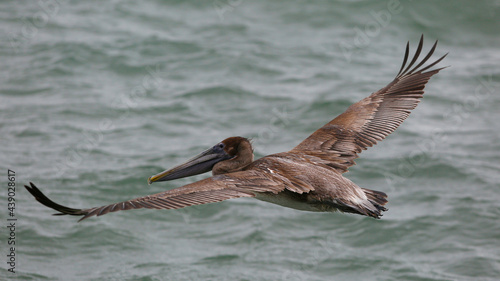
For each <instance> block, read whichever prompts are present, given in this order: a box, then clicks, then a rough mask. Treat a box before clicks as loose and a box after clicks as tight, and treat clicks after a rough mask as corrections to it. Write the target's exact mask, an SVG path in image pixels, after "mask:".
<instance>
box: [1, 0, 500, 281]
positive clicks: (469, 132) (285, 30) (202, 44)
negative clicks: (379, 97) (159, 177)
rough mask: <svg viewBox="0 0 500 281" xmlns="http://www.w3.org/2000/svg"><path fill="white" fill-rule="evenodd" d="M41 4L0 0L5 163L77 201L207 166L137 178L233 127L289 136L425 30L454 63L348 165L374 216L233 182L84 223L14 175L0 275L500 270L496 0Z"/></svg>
mask: <svg viewBox="0 0 500 281" xmlns="http://www.w3.org/2000/svg"><path fill="white" fill-rule="evenodd" d="M40 3H42V4H40ZM40 3H35V2H33V3H32V2H29V1H8V2H2V3H1V4H0V7H1V8H0V20H1V22H2V25H1V26H0V30H1V34H2V36H3V37H2V38H4V40H1V42H0V45H1V47H0V56H1V60H0V66H1V67H0V101H1V102H0V114H1V118H0V120H1V122H0V132H1V134H0V141H1V144H2V145H1V146H0V159H1V161H0V165H1V168H2V170H3V171H5V173H6V171H7V169H11V170H14V171H16V174H17V180H16V183H17V184H18V185H19V186H21V185H22V184H25V183H27V182H29V181H33V182H35V183H37V184H38V185H39V186H40V187H41V188H43V190H45V191H46V192H47V194H48V195H50V197H51V198H53V199H54V200H55V201H57V202H61V203H64V204H67V205H69V206H75V207H90V206H99V205H103V204H106V203H111V202H116V201H119V200H125V199H129V198H132V197H137V196H142V195H145V194H150V193H156V192H160V191H161V190H164V189H167V188H173V187H177V186H180V185H182V184H186V183H189V182H192V181H193V180H197V179H201V178H203V177H205V176H206V175H203V176H198V177H196V178H194V179H181V180H178V181H175V182H168V183H165V184H158V185H152V186H150V187H148V186H147V184H146V179H147V177H149V176H150V175H152V174H155V173H157V172H158V171H161V170H162V169H163V168H167V167H169V166H172V165H174V164H176V163H179V162H180V161H182V160H184V159H186V158H188V157H190V156H192V155H193V154H194V153H197V152H199V151H200V150H201V149H204V148H205V147H207V146H209V145H212V144H214V143H217V142H218V141H220V140H221V139H224V138H225V137H228V136H232V135H242V136H247V137H252V138H253V139H254V146H255V153H256V155H257V156H259V157H260V156H263V155H267V154H270V153H275V152H280V151H286V150H288V149H290V148H291V147H293V146H295V145H296V144H297V143H298V142H300V141H301V140H302V139H303V138H305V137H306V136H308V135H309V134H310V133H311V132H312V131H314V130H315V129H317V128H319V127H320V126H321V125H323V124H324V123H326V122H327V121H329V120H330V119H332V118H333V117H335V116H336V115H337V114H339V113H341V112H342V111H343V110H344V109H345V108H346V107H347V106H349V105H350V104H351V103H353V102H355V101H357V100H359V99H361V98H363V97H365V96H366V95H368V94H369V93H371V92H373V91H376V90H378V89H379V88H381V87H383V86H384V85H385V84H386V83H388V82H389V81H390V80H391V79H392V78H393V77H394V75H395V74H396V73H397V70H398V69H399V65H400V63H401V60H402V57H403V53H404V45H405V43H406V41H410V43H411V46H412V47H414V46H416V44H417V42H418V39H419V37H420V34H424V35H425V38H426V44H425V47H426V48H430V46H431V42H433V41H434V40H436V39H439V45H438V49H437V55H441V54H444V53H446V52H450V54H449V56H448V57H447V58H446V60H445V61H444V62H443V63H442V64H443V65H450V66H451V67H450V68H448V69H446V70H444V71H443V72H441V73H440V74H439V75H438V76H436V77H435V78H433V79H432V80H431V81H430V83H429V85H428V86H427V87H426V96H425V98H424V99H423V101H422V103H421V104H420V105H419V107H418V108H417V109H416V110H415V112H414V113H413V114H412V115H411V116H410V118H409V119H408V120H407V121H405V123H404V124H403V126H402V127H401V128H399V129H398V130H397V131H396V132H395V133H394V134H393V135H391V136H390V137H388V138H387V140H385V141H383V142H382V143H380V144H379V145H377V146H376V147H375V148H372V149H370V150H368V151H366V152H363V154H362V158H360V159H359V160H358V161H357V163H358V165H357V166H355V167H353V168H352V169H351V172H350V173H348V174H347V176H348V177H349V178H350V179H352V180H353V181H354V182H356V183H357V184H358V185H360V186H362V187H366V188H373V189H377V190H382V191H385V192H386V193H388V194H389V199H390V202H389V209H390V210H389V212H387V213H386V215H385V216H384V218H383V219H382V220H380V221H376V220H372V219H369V218H363V217H361V216H351V215H341V214H314V213H306V212H300V211H296V210H290V209H285V208H282V207H279V206H275V205H271V204H267V203H264V202H259V201H256V200H250V199H238V200H232V201H227V202H222V203H218V204H211V205H206V206H197V207H190V208H186V209H183V210H177V211H148V210H140V211H130V212H123V213H116V214H112V215H109V216H105V217H101V218H98V219H92V220H89V221H86V222H84V223H79V224H77V223H76V220H75V219H74V218H70V217H61V218H59V217H52V216H50V214H51V213H52V212H51V211H50V210H48V209H46V208H44V207H43V206H41V205H39V204H38V203H36V202H34V200H32V198H30V196H29V194H28V193H27V192H26V191H24V190H22V189H21V188H18V189H17V193H16V200H17V201H16V202H17V209H16V215H17V218H18V222H17V223H18V224H17V226H18V227H17V230H16V237H17V241H18V244H19V245H18V247H17V250H16V254H17V258H18V259H17V268H16V269H17V273H16V274H12V273H10V272H8V271H7V268H8V267H7V265H6V263H5V261H6V255H7V253H8V252H7V247H6V241H7V238H8V235H9V233H7V231H5V228H3V230H2V231H1V232H0V238H1V239H0V241H1V242H0V243H2V247H1V249H2V252H1V253H2V256H3V257H4V258H3V260H2V264H3V266H2V267H1V269H0V276H1V278H2V279H11V278H18V279H22V280H24V279H28V280H54V279H59V280H495V279H496V278H497V276H499V275H500V255H499V254H498V246H499V241H500V235H499V233H500V222H499V220H498V215H499V214H500V209H499V204H498V200H499V199H500V191H499V186H498V185H499V184H498V183H499V181H500V176H499V174H500V173H499V170H500V161H499V160H500V153H499V151H500V145H499V144H500V142H499V139H500V135H499V125H498V123H497V120H498V119H499V117H500V116H499V111H498V106H499V105H500V98H499V95H498V89H499V88H500V87H499V86H500V83H499V77H500V72H499V68H498V62H499V61H500V51H499V47H500V39H499V37H498V34H499V33H500V27H499V26H500V20H499V19H500V16H499V15H500V14H499V13H500V2H499V1H480V2H473V1H453V2H447V1H401V2H397V1H378V2H374V1H314V2H308V1H287V2H286V3H284V2H282V1H245V0H243V1H218V0H217V1H208V2H204V3H199V2H195V1H145V2H133V1H109V2H105V3H103V2H100V1H86V2H77V1H59V2H54V1H52V2H51V1H46V2H44V1H42V2H40ZM1 182H2V186H4V187H5V188H3V189H2V190H4V191H3V192H2V194H1V196H2V197H1V198H2V200H1V203H0V208H1V209H2V211H0V214H1V218H2V225H5V224H6V219H7V211H6V209H7V202H6V196H7V193H6V186H7V176H4V177H3V178H2V180H1Z"/></svg>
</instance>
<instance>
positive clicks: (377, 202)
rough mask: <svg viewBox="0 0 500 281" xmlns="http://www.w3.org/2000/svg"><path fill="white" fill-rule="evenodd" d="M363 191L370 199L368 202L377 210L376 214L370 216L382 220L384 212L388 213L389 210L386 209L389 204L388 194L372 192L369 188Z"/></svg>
mask: <svg viewBox="0 0 500 281" xmlns="http://www.w3.org/2000/svg"><path fill="white" fill-rule="evenodd" d="M362 190H363V191H364V192H365V194H366V197H368V201H370V203H372V204H373V206H375V208H377V211H376V212H373V215H372V214H370V216H373V217H376V218H380V217H381V216H382V212H385V211H387V210H388V209H387V208H386V207H384V205H385V204H387V202H388V201H387V194H385V193H384V192H382V191H377V190H371V189H367V188H362Z"/></svg>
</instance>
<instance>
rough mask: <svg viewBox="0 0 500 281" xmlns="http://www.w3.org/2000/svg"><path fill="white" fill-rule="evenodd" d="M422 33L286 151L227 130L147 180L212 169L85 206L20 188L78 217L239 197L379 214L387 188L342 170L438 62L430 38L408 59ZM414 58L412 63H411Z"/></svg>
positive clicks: (411, 100) (390, 124)
mask: <svg viewBox="0 0 500 281" xmlns="http://www.w3.org/2000/svg"><path fill="white" fill-rule="evenodd" d="M422 45H423V36H422V37H421V39H420V43H419V45H418V48H417V50H416V52H415V55H414V56H413V59H412V60H411V62H410V63H409V64H408V66H406V67H405V65H406V63H407V61H408V54H409V43H408V44H407V45H406V52H405V57H404V60H403V64H402V66H401V69H400V70H399V73H398V74H397V75H396V78H395V79H394V80H393V81H392V82H391V83H389V84H388V85H387V86H385V87H384V88H382V89H380V90H379V91H377V92H375V93H373V94H371V95H370V96H369V97H367V98H364V99H362V100H361V101H359V102H357V103H355V104H353V105H351V106H350V107H349V108H347V110H346V111H345V112H344V113H342V114H340V115H339V116H337V118H335V119H333V120H332V121H330V122H329V123H327V124H326V125H324V126H323V127H321V128H320V129H318V130H317V131H316V132H314V133H313V134H312V135H310V136H309V137H308V138H306V139H305V140H304V141H302V142H301V143H300V144H299V145H297V146H296V147H295V148H293V149H292V150H290V151H288V152H283V153H277V154H272V155H268V156H265V157H263V158H260V159H258V160H256V161H254V159H253V149H252V145H251V143H250V141H249V140H248V139H246V138H243V137H230V138H227V139H225V140H223V141H221V142H220V143H218V144H216V145H215V146H213V147H211V148H209V149H207V150H206V151H204V152H202V153H201V154H199V155H198V156H196V157H194V158H192V159H191V160H189V161H187V162H186V163H184V164H182V165H179V166H176V167H174V168H172V169H169V170H166V171H164V172H161V173H159V174H157V175H154V176H152V177H150V178H149V179H148V182H149V183H153V182H159V181H168V180H174V179H178V178H183V177H188V176H193V175H197V174H201V173H205V172H208V171H210V170H211V171H212V173H213V176H212V177H210V178H206V179H204V180H200V181H197V182H194V183H191V184H188V185H185V186H182V187H179V188H176V189H172V190H168V191H164V192H161V193H157V194H153V195H148V196H144V197H139V198H135V199H132V200H128V201H123V202H120V203H114V204H110V205H106V206H102V207H95V208H89V209H73V208H68V207H65V206H62V205H59V204H57V203H55V202H53V201H52V200H50V199H49V198H47V197H46V196H45V195H44V194H43V193H42V192H41V191H40V190H39V189H38V188H37V187H36V186H35V185H34V184H33V183H30V186H26V185H25V187H26V189H27V190H28V191H29V192H30V193H31V194H32V195H33V196H34V197H35V199H36V200H38V201H39V202H40V203H42V204H43V205H45V206H47V207H49V208H52V209H54V210H56V211H59V213H57V214H55V215H73V216H83V217H82V218H81V219H80V220H83V219H86V218H89V217H92V216H101V215H104V214H107V213H110V212H116V211H123V210H130V209H141V208H147V209H179V208H184V207H188V206H192V205H200V204H207V203H213V202H219V201H223V200H227V199H232V198H239V197H254V198H256V199H260V200H263V201H267V202H271V203H274V204H278V205H281V206H285V207H290V208H294V209H298V210H304V211H316V212H335V211H341V212H346V213H354V214H360V215H365V216H370V217H373V218H380V217H381V216H382V212H383V211H387V209H386V208H385V207H384V205H385V204H386V203H387V199H386V198H387V195H386V194H385V193H384V192H381V191H375V190H370V189H366V188H361V187H359V186H357V185H356V184H355V183H353V182H352V181H350V180H349V179H347V178H346V177H344V176H343V175H342V174H343V173H345V172H347V169H348V167H350V166H352V165H354V164H355V163H354V159H356V158H357V157H358V154H359V153H361V152H362V151H363V150H365V149H367V148H368V147H371V146H373V145H375V144H376V143H377V141H381V140H383V139H384V138H385V137H386V136H387V135H389V134H390V133H392V132H393V131H394V130H396V128H397V127H398V126H399V125H400V124H401V123H402V122H403V120H405V119H406V117H408V115H409V114H410V111H411V110H412V109H414V108H415V107H416V106H417V104H418V102H419V101H420V98H422V95H423V94H424V87H425V85H426V84H427V81H429V79H430V78H431V77H432V76H433V75H434V74H436V73H438V72H439V71H440V70H441V69H443V68H438V69H434V70H428V69H430V68H431V67H433V66H434V65H436V64H437V63H438V62H440V61H441V60H442V59H443V58H444V57H445V56H446V55H444V56H442V57H441V58H439V59H438V60H436V61H435V62H433V63H430V64H429V65H427V66H425V67H423V65H424V64H425V63H426V62H427V61H428V60H429V58H430V57H431V56H432V54H433V52H434V50H435V48H436V45H437V41H436V43H434V45H433V46H432V48H431V50H430V51H429V53H428V54H427V55H426V56H425V58H424V59H422V60H421V61H420V62H419V63H417V64H416V62H417V59H418V57H419V55H420V52H421V50H422ZM415 64H416V66H414V65H415Z"/></svg>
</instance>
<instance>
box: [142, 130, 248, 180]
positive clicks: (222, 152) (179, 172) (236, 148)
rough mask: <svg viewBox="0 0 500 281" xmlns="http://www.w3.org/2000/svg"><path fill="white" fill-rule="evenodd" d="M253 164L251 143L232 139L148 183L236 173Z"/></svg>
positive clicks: (162, 173)
mask: <svg viewBox="0 0 500 281" xmlns="http://www.w3.org/2000/svg"><path fill="white" fill-rule="evenodd" d="M252 162H253V149H252V145H251V143H250V141H249V140H248V139H246V138H243V137H230V138H227V139H225V140H223V141H221V142H219V143H218V144H216V145H214V146H212V147H211V148H209V149H207V150H205V151H203V152H202V153H200V154H198V155H197V156H195V157H193V158H191V159H189V160H188V161H187V162H186V163H183V164H180V165H178V166H175V167H173V168H171V169H168V170H166V171H163V172H161V173H159V174H156V175H154V176H151V177H149V179H148V183H149V184H151V183H153V182H156V181H169V180H175V179H180V178H185V177H189V176H194V175H198V174H202V173H206V172H208V171H210V170H211V171H212V173H213V175H218V174H225V173H230V172H235V171H238V170H241V169H242V168H244V167H245V166H247V165H248V164H250V163H252Z"/></svg>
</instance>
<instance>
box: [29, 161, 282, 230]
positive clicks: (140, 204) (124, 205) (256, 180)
mask: <svg viewBox="0 0 500 281" xmlns="http://www.w3.org/2000/svg"><path fill="white" fill-rule="evenodd" d="M25 187H26V189H27V190H28V191H29V192H30V193H31V194H32V195H33V196H34V197H35V199H36V200H37V201H38V202H40V203H42V204H43V205H45V206H47V207H49V208H52V209H54V210H56V211H58V212H60V213H57V214H55V215H73V216H83V217H82V218H81V219H80V221H81V220H84V219H86V218H89V217H92V216H102V215H105V214H108V213H111V212H117V211H125V210H131V209H142V208H146V209H180V208H184V207H188V206H193V205H201V204H207V203H215V202H220V201H224V200H227V199H232V198H239V197H255V194H256V192H272V193H278V192H280V191H282V190H284V189H285V188H286V186H285V184H284V183H283V182H281V180H277V179H276V177H272V176H270V175H266V174H265V173H262V172H259V171H254V170H251V171H242V172H236V173H231V174H225V175H219V176H215V177H211V178H207V179H204V180H201V181H198V182H194V183H191V184H188V185H185V186H182V187H179V188H176V189H172V190H168V191H164V192H161V193H157V194H153V195H148V196H144V197H139V198H135V199H132V200H128V201H123V202H119V203H113V204H110V205H105V206H101V207H94V208H88V209H73V208H69V207H66V206H62V205H60V204H58V203H55V202H54V201H52V200H51V199H49V198H48V197H47V196H45V194H43V193H42V192H41V191H40V189H38V188H37V187H36V186H35V185H34V184H33V183H30V186H27V185H25Z"/></svg>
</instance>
